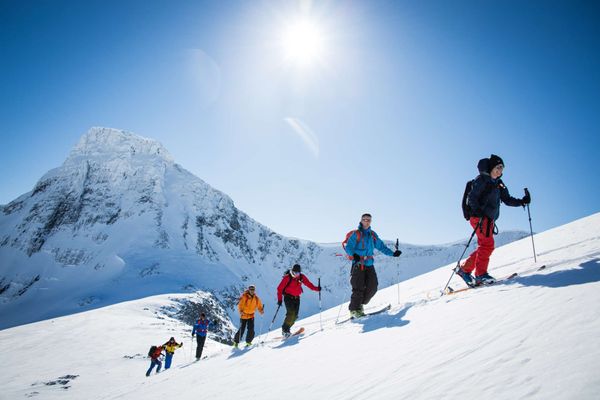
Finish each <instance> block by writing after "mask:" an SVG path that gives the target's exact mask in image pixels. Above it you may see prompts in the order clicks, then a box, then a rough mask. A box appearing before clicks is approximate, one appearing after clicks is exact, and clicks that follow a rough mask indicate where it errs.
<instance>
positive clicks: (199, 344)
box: [196, 336, 206, 360]
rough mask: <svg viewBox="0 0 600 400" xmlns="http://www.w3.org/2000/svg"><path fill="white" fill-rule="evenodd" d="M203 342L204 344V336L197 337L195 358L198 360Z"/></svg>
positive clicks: (200, 356)
mask: <svg viewBox="0 0 600 400" xmlns="http://www.w3.org/2000/svg"><path fill="white" fill-rule="evenodd" d="M204 342H206V336H198V347H197V348H196V358H197V359H198V360H199V359H200V358H202V349H204Z"/></svg>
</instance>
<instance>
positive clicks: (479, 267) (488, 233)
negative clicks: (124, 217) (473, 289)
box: [475, 218, 494, 277]
mask: <svg viewBox="0 0 600 400" xmlns="http://www.w3.org/2000/svg"><path fill="white" fill-rule="evenodd" d="M493 251H494V221H491V220H489V219H487V218H486V219H485V220H484V222H483V224H482V229H481V231H480V232H478V234H477V259H476V260H475V277H478V276H481V275H485V274H487V270H488V265H489V263H490V256H491V255H492V252H493Z"/></svg>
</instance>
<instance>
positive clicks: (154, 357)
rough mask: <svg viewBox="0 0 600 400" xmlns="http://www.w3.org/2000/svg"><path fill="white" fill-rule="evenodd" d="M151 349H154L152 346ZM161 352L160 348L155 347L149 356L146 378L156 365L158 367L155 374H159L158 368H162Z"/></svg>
mask: <svg viewBox="0 0 600 400" xmlns="http://www.w3.org/2000/svg"><path fill="white" fill-rule="evenodd" d="M152 347H154V346H152ZM162 351H163V348H162V346H156V348H155V349H154V351H153V352H152V354H150V368H148V371H146V376H150V374H151V373H152V370H153V369H154V366H155V365H158V367H157V368H156V373H157V374H158V373H159V372H160V368H161V367H162V361H161V358H162V355H163V352H162Z"/></svg>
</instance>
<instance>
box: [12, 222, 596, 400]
mask: <svg viewBox="0 0 600 400" xmlns="http://www.w3.org/2000/svg"><path fill="white" fill-rule="evenodd" d="M535 244H536V248H537V249H538V262H537V264H534V262H533V257H532V247H531V240H530V238H525V239H522V240H520V241H517V242H514V243H511V244H509V245H506V246H504V247H502V248H499V249H497V250H496V252H495V253H494V254H493V255H492V259H491V265H490V272H491V273H492V275H495V276H497V277H502V276H507V275H509V274H511V273H512V272H518V273H519V276H518V277H517V278H515V279H514V280H511V281H509V282H507V283H505V284H498V285H495V286H491V287H485V288H482V289H475V290H469V291H466V292H462V293H459V294H455V295H449V296H443V297H440V296H439V290H440V288H441V287H442V286H443V285H444V284H445V283H446V281H447V279H448V277H449V275H450V271H451V269H450V268H451V267H452V266H453V265H449V266H445V267H442V268H439V269H437V270H435V271H432V272H429V273H427V274H424V275H421V276H418V277H415V278H413V279H410V280H407V281H405V282H402V283H401V284H400V286H399V288H400V302H398V286H396V285H394V286H390V287H388V288H386V289H383V290H380V291H379V292H378V293H377V295H376V296H375V297H374V299H373V301H372V303H371V304H370V305H369V306H372V307H376V306H377V305H380V304H385V303H391V304H392V308H391V310H390V311H389V312H387V313H384V314H381V315H378V316H372V317H369V318H367V319H364V320H359V321H356V322H354V321H353V322H347V323H344V324H340V325H336V324H335V321H336V319H337V318H338V315H339V314H340V313H342V314H345V313H346V312H347V310H346V305H342V306H340V307H334V308H331V309H328V310H325V311H323V313H322V315H319V314H316V315H313V316H311V317H309V318H306V319H304V320H301V321H299V322H298V323H297V325H296V326H297V327H299V326H304V327H305V328H306V332H305V334H304V335H303V336H300V337H297V338H293V339H290V340H288V341H286V342H281V341H277V340H273V338H274V337H275V336H277V335H278V333H277V329H276V330H275V331H273V332H269V333H268V334H265V335H263V336H261V337H259V338H257V339H256V340H255V344H256V346H254V347H252V348H250V349H248V350H237V351H232V349H231V348H230V347H226V346H224V345H221V344H219V343H216V342H214V341H211V340H209V341H207V345H206V348H205V352H204V353H205V354H206V356H207V357H206V358H205V359H203V360H201V361H199V362H196V363H190V361H191V351H192V350H193V349H192V347H193V346H191V338H190V336H189V334H190V327H187V326H184V325H182V324H181V323H179V322H177V321H175V320H172V319H170V318H165V317H162V316H161V314H160V313H157V310H159V309H160V307H162V306H165V305H168V304H170V303H172V301H173V300H170V299H171V298H175V297H177V296H185V295H172V296H168V295H159V296H153V297H148V298H145V299H140V300H135V301H129V302H125V303H121V304H116V305H112V306H108V307H104V308H100V309H96V310H92V311H87V312H83V313H79V314H74V315H70V316H65V317H61V318H56V319H52V320H46V321H41V322H36V323H32V324H29V325H23V326H18V327H14V328H10V329H5V330H3V331H0V347H1V348H2V349H3V351H2V359H3V361H4V363H3V364H4V366H5V369H4V370H3V373H2V375H1V376H0V385H1V387H2V390H1V392H0V398H1V399H18V398H28V397H31V398H43V399H140V400H142V399H143V400H151V399H160V400H164V399H169V398H174V399H190V400H192V399H194V400H196V399H198V398H199V397H201V398H207V399H209V398H214V399H242V398H248V399H250V398H257V399H278V400H279V399H281V398H285V399H317V398H318V399H365V398H367V399H598V397H599V393H600V374H599V373H598V371H599V370H600V357H599V355H600V341H599V340H598V338H599V337H600V306H599V304H600V303H599V300H600V214H595V215H592V216H590V217H587V218H584V219H581V220H578V221H575V222H573V223H571V224H568V225H565V226H562V227H559V228H555V229H552V230H550V231H547V232H544V233H541V234H538V235H536V236H535ZM541 265H546V267H547V268H546V269H545V270H542V271H538V270H537V269H538V267H539V266H541ZM451 285H452V286H454V287H461V283H460V281H459V280H458V279H457V278H454V279H453V281H452V283H451ZM324 295H326V294H324ZM309 296H315V294H314V293H312V292H310V293H305V295H304V297H303V299H306V298H307V297H309ZM273 312H274V310H273V309H267V313H266V315H265V316H264V317H258V318H257V330H260V331H262V332H264V331H265V330H266V327H267V326H268V325H269V323H270V320H271V318H272V317H273ZM281 318H282V315H279V316H278V319H277V322H276V324H275V326H274V327H278V326H279V324H280V323H281ZM321 323H322V329H321ZM170 336H175V337H176V339H178V340H183V341H184V343H185V345H184V347H183V348H182V349H180V350H178V351H177V352H176V354H175V357H174V363H173V367H172V368H171V369H170V370H168V371H165V372H161V373H159V374H156V375H155V374H153V375H152V376H151V377H149V378H146V377H145V375H144V374H145V371H146V369H147V368H148V366H149V361H148V359H147V358H145V357H144V355H145V354H146V353H147V351H148V348H149V346H150V345H152V344H160V343H162V342H164V341H166V340H167V339H168V338H169V337H170ZM263 340H264V343H263V344H262V345H261V344H260V342H261V341H263ZM73 377H74V378H73Z"/></svg>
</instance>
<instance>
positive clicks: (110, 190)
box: [0, 128, 321, 314]
mask: <svg viewBox="0 0 600 400" xmlns="http://www.w3.org/2000/svg"><path fill="white" fill-rule="evenodd" d="M320 251H321V249H320V248H319V246H318V245H316V244H315V243H311V242H306V241H299V240H295V239H288V238H285V237H283V236H281V235H278V234H276V233H275V232H273V231H271V230H269V229H268V228H267V227H265V226H263V225H261V224H259V223H258V222H256V221H254V220H253V219H252V218H250V217H249V216H248V215H246V214H245V213H243V212H241V211H240V210H238V209H237V208H236V207H235V206H234V203H233V201H232V200H231V199H230V198H229V197H228V196H226V195H225V194H223V193H221V192H219V191H218V190H215V189H213V188H212V187H210V186H209V185H208V184H206V183H205V182H203V181H202V180H201V179H199V178H197V177H195V176H193V175H192V174H190V173H189V172H188V171H186V170H185V169H183V168H182V167H181V166H179V165H177V164H176V163H174V161H173V159H172V157H171V156H170V155H169V153H168V151H167V150H166V149H165V148H164V147H163V146H162V145H161V144H160V143H158V142H156V141H153V140H150V139H145V138H142V137H139V136H137V135H134V134H132V133H128V132H124V131H119V130H114V129H107V128H93V129H91V130H90V131H89V132H88V133H87V134H86V135H84V136H83V137H82V138H81V140H80V141H79V143H78V144H77V145H76V146H75V148H74V149H73V150H72V151H71V153H70V155H69V157H68V158H67V160H66V161H65V162H64V164H63V165H62V166H61V167H59V168H56V169H54V170H52V171H50V172H48V173H47V174H46V175H44V176H43V177H42V178H41V179H40V181H39V182H38V183H37V184H36V185H35V187H34V188H33V190H32V191H31V192H29V193H26V194H24V195H23V196H21V197H19V198H18V199H16V200H14V201H12V202H11V203H10V204H8V205H6V206H4V207H3V208H2V210H1V214H0V254H1V255H2V259H3V261H2V264H3V265H2V266H1V268H0V283H1V285H0V291H1V293H0V296H2V302H3V305H4V306H8V305H10V304H11V303H15V302H16V303H20V302H21V301H23V300H22V299H21V298H22V297H23V296H25V295H26V294H27V293H29V297H36V296H39V295H40V292H43V293H42V294H46V293H47V292H48V291H63V290H65V289H67V288H70V289H67V290H68V291H69V292H72V291H73V292H77V293H82V294H83V292H86V291H85V290H81V289H82V285H84V284H85V285H87V287H88V288H89V289H90V290H87V292H88V293H85V295H82V297H81V296H80V297H79V298H77V299H71V302H70V303H73V304H74V305H76V306H80V305H81V304H83V305H84V306H90V305H94V304H95V305H100V304H107V303H109V302H112V301H114V300H125V299H129V298H135V297H137V296H140V295H147V294H154V293H160V292H170V291H173V292H177V291H181V290H196V289H210V290H216V291H221V292H226V291H227V290H230V291H232V292H235V296H237V292H238V291H239V290H240V288H241V287H243V286H244V285H245V282H248V281H250V280H252V281H255V280H257V279H261V277H264V275H265V270H266V269H267V272H268V273H267V274H266V275H267V276H268V277H269V278H270V279H271V280H272V278H273V277H274V276H275V275H279V273H280V272H281V269H282V268H284V266H289V265H291V263H294V262H300V263H302V264H303V265H307V266H310V265H311V264H313V263H314V260H315V259H316V258H317V256H318V254H319V252H320ZM276 271H277V272H276ZM271 275H273V277H271ZM125 282H127V283H125ZM110 287H113V288H118V287H122V288H123V289H124V291H123V292H119V291H117V290H110ZM35 289H38V290H35ZM71 289H72V291H71ZM224 294H225V293H224ZM232 295H233V294H232ZM235 296H234V297H235ZM230 297H231V296H230ZM67 303H68V302H67ZM65 305H66V304H63V305H62V306H63V307H64V306H65ZM48 306H49V307H50V308H52V305H48ZM67 308H72V307H67ZM51 314H53V313H51ZM59 314H60V312H59Z"/></svg>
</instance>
